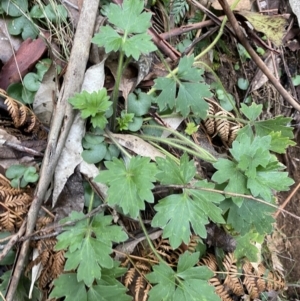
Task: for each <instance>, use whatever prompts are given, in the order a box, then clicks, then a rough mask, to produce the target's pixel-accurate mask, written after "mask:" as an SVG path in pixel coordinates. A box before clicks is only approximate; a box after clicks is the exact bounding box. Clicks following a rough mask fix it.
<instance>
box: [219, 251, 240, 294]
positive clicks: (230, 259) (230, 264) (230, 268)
mask: <svg viewBox="0 0 300 301" xmlns="http://www.w3.org/2000/svg"><path fill="white" fill-rule="evenodd" d="M223 265H224V267H225V270H226V271H227V272H228V274H227V276H226V278H225V281H224V285H227V286H228V287H229V288H230V289H231V290H232V291H233V293H234V294H235V295H237V296H242V295H244V294H245V292H244V289H243V286H242V284H241V283H240V279H239V278H238V275H237V274H238V270H237V266H236V259H235V258H234V256H233V254H232V253H229V254H227V255H226V256H225V258H224V260H223Z"/></svg>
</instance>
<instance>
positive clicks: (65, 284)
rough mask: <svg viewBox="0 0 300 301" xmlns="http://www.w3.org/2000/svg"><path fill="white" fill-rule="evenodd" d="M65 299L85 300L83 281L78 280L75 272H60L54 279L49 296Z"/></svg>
mask: <svg viewBox="0 0 300 301" xmlns="http://www.w3.org/2000/svg"><path fill="white" fill-rule="evenodd" d="M62 297H65V299H64V300H65V301H87V300H88V299H87V293H86V289H85V285H84V282H83V281H81V282H78V281H77V278H76V273H68V274H61V275H60V276H59V277H58V278H57V279H55V280H54V288H53V290H52V292H51V293H50V296H49V298H62Z"/></svg>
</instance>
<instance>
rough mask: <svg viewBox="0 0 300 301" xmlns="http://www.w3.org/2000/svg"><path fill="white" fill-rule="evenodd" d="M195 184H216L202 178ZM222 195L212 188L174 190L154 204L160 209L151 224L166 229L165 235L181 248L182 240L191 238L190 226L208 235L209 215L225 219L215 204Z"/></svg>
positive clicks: (185, 240) (201, 233) (198, 232)
mask: <svg viewBox="0 0 300 301" xmlns="http://www.w3.org/2000/svg"><path fill="white" fill-rule="evenodd" d="M195 186H196V187H199V188H200V187H202V188H209V189H213V188H214V185H213V184H212V183H207V181H199V182H197V183H196V185H195ZM223 199H224V197H223V196H222V195H220V194H218V193H215V192H212V191H209V192H207V191H201V190H196V189H184V191H183V193H182V194H171V195H169V196H167V197H165V198H163V199H161V200H160V201H159V203H158V204H157V205H155V206H154V209H155V210H156V211H157V213H156V214H155V216H154V218H153V220H152V226H153V227H160V228H162V229H163V237H164V238H169V240H170V245H171V246H172V248H173V249H176V248H178V247H179V246H180V244H181V243H182V242H184V243H185V244H187V243H188V242H189V239H190V235H191V228H192V229H193V230H194V232H195V233H196V234H198V235H199V236H201V237H203V238H206V236H207V233H206V229H205V225H206V224H208V223H209V218H211V219H212V220H213V221H215V222H219V223H224V222H225V221H224V219H223V217H222V210H221V209H219V208H218V207H217V206H216V205H214V203H220V202H221V201H222V200H223Z"/></svg>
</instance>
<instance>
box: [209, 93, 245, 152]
mask: <svg viewBox="0 0 300 301" xmlns="http://www.w3.org/2000/svg"><path fill="white" fill-rule="evenodd" d="M206 100H207V102H208V106H209V109H208V112H207V113H208V114H209V115H214V116H215V118H214V117H211V116H210V117H208V118H207V119H205V120H204V127H205V129H206V131H207V134H208V135H209V136H212V137H214V136H216V135H219V136H220V138H221V140H222V142H223V143H224V144H225V145H228V146H231V144H232V142H233V141H234V139H235V138H236V136H237V132H238V130H239V129H240V128H241V127H242V125H241V124H240V123H238V122H236V121H233V120H232V119H234V115H233V114H231V113H230V112H228V111H226V110H224V109H223V108H222V107H221V106H220V105H219V104H218V103H217V102H216V101H214V100H212V99H209V98H206ZM228 117H230V119H231V120H229V119H228Z"/></svg>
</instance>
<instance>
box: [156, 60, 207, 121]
mask: <svg viewBox="0 0 300 301" xmlns="http://www.w3.org/2000/svg"><path fill="white" fill-rule="evenodd" d="M193 63H194V57H193V56H188V57H187V56H186V57H183V58H181V59H180V62H179V65H178V74H177V76H176V75H173V77H172V78H160V77H159V78H157V79H156V80H155V85H154V88H155V89H157V90H161V92H160V94H159V96H158V97H157V98H156V100H155V101H156V102H157V104H158V106H159V108H160V110H163V109H165V108H166V106H168V107H169V108H170V109H173V108H174V106H175V108H176V112H180V113H181V114H182V116H184V117H186V116H187V115H188V114H189V113H190V112H192V113H194V114H195V115H198V116H200V117H201V118H202V119H204V118H205V117H206V115H207V110H208V104H207V102H206V101H205V100H204V97H210V96H211V95H212V94H211V92H210V90H209V86H208V85H206V84H205V83H204V81H203V78H202V76H201V75H202V73H203V71H202V70H200V69H198V68H196V67H194V66H193ZM178 82H179V87H178V88H179V89H178V94H177V97H176V87H177V84H178Z"/></svg>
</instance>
